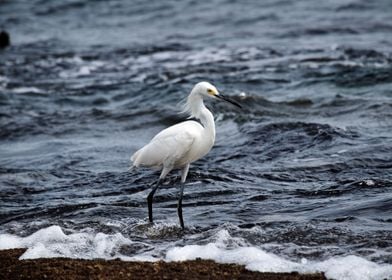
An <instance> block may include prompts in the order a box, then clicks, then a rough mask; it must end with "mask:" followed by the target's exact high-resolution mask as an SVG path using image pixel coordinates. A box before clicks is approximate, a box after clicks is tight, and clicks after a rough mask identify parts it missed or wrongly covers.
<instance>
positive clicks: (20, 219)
mask: <svg viewBox="0 0 392 280" xmlns="http://www.w3.org/2000/svg"><path fill="white" fill-rule="evenodd" d="M0 29H6V30H7V31H8V32H9V33H10V35H11V43H12V46H11V47H9V48H7V49H4V50H0V249H5V248H16V247H25V248H28V250H27V251H26V253H25V254H24V255H23V256H22V258H38V257H56V256H65V257H73V258H87V259H90V258H107V259H111V258H117V257H119V258H122V259H124V260H151V261H153V260H158V259H163V260H166V261H176V260H185V259H195V258H198V257H201V258H211V259H214V260H216V261H218V262H229V263H240V264H244V265H246V266H247V267H248V268H249V269H252V270H259V271H300V272H311V271H324V272H325V273H326V275H327V277H329V278H331V279H384V278H385V279H391V278H392V51H391V50H392V48H391V47H392V37H391V36H390V33H391V31H392V3H391V2H390V1H387V0H385V1H383V0H380V1H374V2H369V1H364V0H363V1H338V0H329V1H323V2H317V3H316V2H315V1H310V0H299V1H245V2H241V3H236V2H235V1H229V0H213V1H208V2H205V3H202V2H201V1H199V2H197V1H190V0H189V1H181V2H177V1H161V2H158V1H156V2H151V3H150V2H145V1H132V2H129V1H123V0H117V1H79V0H73V1H71V0H69V1H58V2H53V1H43V0H33V1H28V2H27V1H5V2H4V1H3V2H1V3H0ZM203 80H207V81H210V82H211V83H213V84H214V85H216V86H217V88H218V89H219V90H220V91H222V92H224V93H225V94H227V95H230V96H231V97H232V98H233V99H234V100H236V101H237V102H238V103H241V104H242V105H243V109H242V110H239V109H237V108H235V107H233V106H230V104H222V103H218V102H215V101H213V100H212V101H206V104H207V107H208V108H210V109H211V111H212V112H213V113H214V116H215V119H216V129H217V138H216V143H215V146H214V148H213V149H212V150H211V152H210V153H209V154H208V155H207V156H205V157H204V158H203V159H200V160H199V161H197V162H195V163H194V164H192V165H191V169H190V173H189V175H188V180H187V184H186V187H185V192H184V201H183V207H184V208H183V211H184V221H185V225H186V230H185V231H182V230H181V229H180V227H179V223H178V218H177V211H176V204H177V196H178V190H179V188H178V187H179V186H178V183H179V174H178V173H177V172H172V173H171V174H170V176H168V178H167V180H166V181H165V183H164V185H163V186H162V187H161V188H160V189H159V191H158V192H157V194H156V196H155V202H154V206H153V207H154V218H155V224H153V225H150V224H149V223H148V219H147V203H146V196H147V194H148V192H149V190H150V185H151V183H153V182H154V181H155V180H156V179H157V177H158V175H159V172H156V171H153V170H137V171H132V172H129V171H128V167H129V165H130V161H129V157H130V156H131V155H132V153H133V152H135V151H136V150H137V149H139V148H140V147H141V146H143V145H144V144H146V143H147V142H148V141H149V140H150V139H151V138H152V137H153V136H154V135H155V134H156V133H157V132H159V131H160V130H161V129H163V128H165V127H167V126H169V125H172V124H175V123H177V122H180V121H182V120H185V118H186V116H184V115H181V114H178V112H179V106H178V104H179V102H180V101H181V100H184V99H185V98H186V96H187V94H188V93H189V92H190V90H191V89H192V87H193V85H194V84H195V83H197V82H199V81H203Z"/></svg>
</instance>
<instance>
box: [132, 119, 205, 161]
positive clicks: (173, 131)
mask: <svg viewBox="0 0 392 280" xmlns="http://www.w3.org/2000/svg"><path fill="white" fill-rule="evenodd" d="M198 126H200V124H198V123H197V122H194V121H187V122H184V123H180V124H177V125H174V126H171V127H169V128H167V129H165V130H163V131H161V132H160V133H158V134H157V135H156V136H155V137H154V138H153V139H152V140H151V141H150V143H148V144H147V145H146V146H144V147H143V148H141V149H140V150H138V151H137V152H136V153H135V154H133V156H132V157H131V160H132V162H133V165H134V166H136V167H138V166H146V167H160V166H162V165H164V166H172V167H175V166H176V164H177V163H179V162H183V161H184V159H185V160H186V156H187V154H188V152H189V151H190V149H191V147H192V144H193V143H194V141H195V139H196V137H197V134H198V133H199V129H200V128H199V127H198ZM200 127H201V126H200Z"/></svg>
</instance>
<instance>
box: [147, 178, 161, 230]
mask: <svg viewBox="0 0 392 280" xmlns="http://www.w3.org/2000/svg"><path fill="white" fill-rule="evenodd" d="M160 184H161V180H158V182H156V184H155V185H154V186H153V187H152V189H151V192H150V193H149V194H148V196H147V203H148V219H149V220H150V223H152V222H153V219H152V200H153V198H154V194H155V192H156V191H157V189H158V187H159V186H160Z"/></svg>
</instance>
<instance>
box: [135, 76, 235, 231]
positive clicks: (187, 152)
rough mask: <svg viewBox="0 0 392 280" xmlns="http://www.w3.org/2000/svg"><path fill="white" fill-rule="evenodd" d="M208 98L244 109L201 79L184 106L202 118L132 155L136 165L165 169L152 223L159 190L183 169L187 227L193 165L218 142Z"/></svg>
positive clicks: (167, 131)
mask: <svg viewBox="0 0 392 280" xmlns="http://www.w3.org/2000/svg"><path fill="white" fill-rule="evenodd" d="M204 97H210V98H214V99H221V100H225V101H227V102H230V103H232V104H234V105H236V106H238V107H240V108H241V106H240V105H239V104H238V103H236V102H234V101H232V100H230V99H229V98H227V97H225V96H223V95H222V94H220V93H219V92H218V90H217V89H216V87H214V86H213V85H211V84H210V83H208V82H200V83H198V84H196V85H195V86H194V87H193V89H192V91H191V93H190V94H189V96H188V98H187V101H186V104H185V108H184V112H186V113H188V114H189V115H190V117H189V118H195V119H197V120H198V121H194V120H188V121H184V122H181V123H179V124H176V125H173V126H170V127H168V128H166V129H164V130H162V131H161V132H159V133H158V134H157V135H156V136H155V137H154V138H152V140H151V141H150V142H149V143H148V144H147V145H145V146H144V147H143V148H141V149H140V150H138V151H137V152H135V153H134V154H133V155H132V157H131V161H132V162H133V166H132V168H133V167H139V166H145V167H152V168H159V169H162V172H161V175H160V176H159V180H158V181H157V183H156V184H154V185H153V187H152V190H151V192H150V193H149V195H148V196H147V203H148V218H149V221H150V222H151V223H152V222H153V218H152V201H153V197H154V194H155V192H156V190H157V189H158V187H159V185H160V184H161V183H162V181H163V179H164V178H165V177H166V175H167V174H168V173H169V172H170V171H171V170H173V169H181V171H182V173H181V187H180V194H179V199H178V205H177V211H178V217H179V219H180V225H181V227H182V228H183V229H184V220H183V217H182V196H183V192H184V184H185V180H186V177H187V175H188V171H189V165H190V163H192V162H194V161H196V160H198V159H200V158H201V157H203V156H204V155H206V154H207V153H208V152H209V151H210V150H211V148H212V146H213V145H214V142H215V122H214V117H213V115H212V113H211V112H210V111H209V110H208V109H207V108H206V107H205V105H204V102H203V99H204Z"/></svg>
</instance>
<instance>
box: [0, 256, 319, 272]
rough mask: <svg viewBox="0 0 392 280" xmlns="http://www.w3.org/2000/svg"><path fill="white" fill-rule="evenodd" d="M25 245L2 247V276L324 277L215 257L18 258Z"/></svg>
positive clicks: (0, 261)
mask: <svg viewBox="0 0 392 280" xmlns="http://www.w3.org/2000/svg"><path fill="white" fill-rule="evenodd" d="M25 251H26V249H8V250H0V276H1V277H2V279H261V280H277V279H280V280H294V279H295V280H324V279H326V278H325V276H324V274H323V273H312V274H299V273H298V272H289V273H274V272H256V271H250V270H247V269H246V268H245V266H242V265H238V264H220V263H216V262H214V261H212V260H201V259H199V260H192V261H184V262H164V261H159V262H128V261H121V260H119V259H115V260H103V259H94V260H84V259H68V258H49V259H44V258H43V259H32V260H19V257H20V256H21V255H22V254H23V253H24V252H25Z"/></svg>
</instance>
